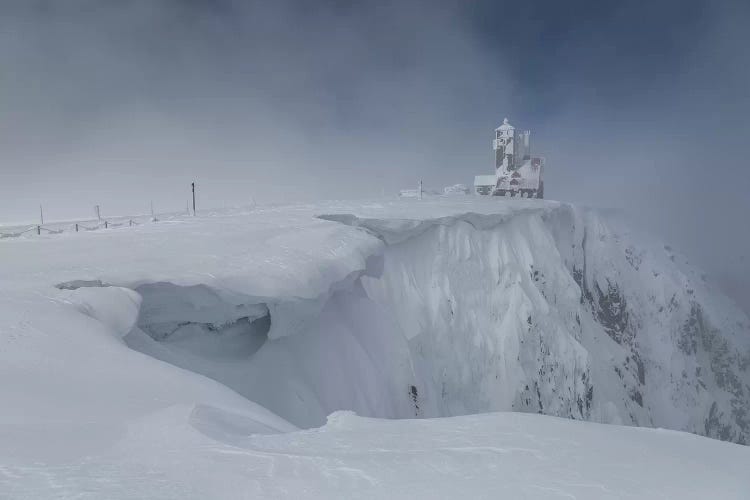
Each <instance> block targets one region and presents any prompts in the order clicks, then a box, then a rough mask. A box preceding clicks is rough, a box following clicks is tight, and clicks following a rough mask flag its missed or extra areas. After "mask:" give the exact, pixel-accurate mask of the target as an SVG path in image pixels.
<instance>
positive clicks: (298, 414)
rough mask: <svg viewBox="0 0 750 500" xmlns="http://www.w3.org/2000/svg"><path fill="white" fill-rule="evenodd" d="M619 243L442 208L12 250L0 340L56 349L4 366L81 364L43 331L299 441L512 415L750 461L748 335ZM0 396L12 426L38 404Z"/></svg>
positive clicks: (511, 209) (305, 217) (305, 214)
mask: <svg viewBox="0 0 750 500" xmlns="http://www.w3.org/2000/svg"><path fill="white" fill-rule="evenodd" d="M613 227H615V226H610V225H608V223H606V222H605V221H604V219H603V218H602V217H601V216H599V215H597V213H595V212H592V211H588V210H582V209H578V208H575V207H572V206H570V205H565V204H560V203H556V202H550V201H544V200H525V199H524V200H519V199H515V200H487V199H477V198H475V197H449V198H444V199H437V198H436V199H430V200H427V199H426V200H422V201H417V200H401V201H394V202H378V203H370V204H362V203H360V204H354V203H348V204H347V203H331V204H327V205H315V206H301V207H282V208H269V209H258V210H253V211H250V212H247V213H229V214H227V213H222V214H213V215H211V216H205V217H198V218H195V219H192V218H184V219H174V220H166V221H162V222H159V223H155V224H151V225H144V226H140V227H137V228H122V229H115V230H110V231H108V232H102V233H89V234H67V235H66V234H62V235H57V236H50V237H41V238H28V239H26V240H18V241H8V242H6V243H7V244H4V245H3V247H2V248H1V249H0V251H2V252H3V255H2V264H3V265H2V266H0V283H2V284H3V286H2V290H0V292H1V293H2V295H3V298H4V301H3V303H2V304H0V306H2V311H1V312H2V317H3V318H4V319H3V320H2V321H3V322H2V324H0V331H1V332H2V333H3V335H4V336H6V337H8V339H10V340H9V341H8V342H9V343H8V345H9V346H11V347H12V346H18V345H20V344H18V343H17V342H16V341H14V340H13V339H15V338H16V337H17V336H18V335H19V334H18V333H17V332H24V333H23V335H26V336H31V337H33V338H38V339H39V340H38V342H39V346H41V347H40V349H41V348H42V347H44V346H47V347H48V348H49V349H50V351H49V353H47V351H44V350H43V349H42V350H38V351H33V353H32V354H33V355H32V354H29V352H31V351H29V352H26V351H23V354H22V355H21V354H18V353H15V351H14V350H13V349H14V348H10V349H7V350H5V351H2V350H0V358H2V359H3V360H5V361H4V362H5V363H6V366H13V367H15V368H13V370H15V371H12V373H9V374H8V376H10V377H15V378H19V379H20V378H25V379H39V380H44V379H45V377H46V376H44V377H43V376H42V375H40V374H39V373H37V372H38V370H37V368H38V367H44V366H57V364H60V366H66V367H70V366H75V365H77V364H80V363H81V362H82V361H81V359H79V358H77V357H76V356H78V354H74V353H76V352H79V351H77V350H70V351H69V350H68V349H69V347H68V346H69V345H72V344H69V343H65V342H67V341H65V338H67V337H65V336H63V335H61V334H58V333H54V332H56V331H57V330H60V331H66V332H67V331H73V330H71V328H72V327H71V328H69V327H68V326H67V325H73V324H77V323H76V322H84V323H85V322H86V321H88V322H91V321H95V322H98V323H97V324H99V323H100V326H99V327H98V328H100V329H102V328H103V329H105V330H111V332H112V334H113V335H114V336H115V337H116V338H117V342H119V343H124V344H122V348H123V349H126V350H127V347H126V345H127V346H129V347H130V348H132V349H135V350H136V351H140V352H142V353H146V354H149V355H150V356H152V357H155V358H158V359H161V360H164V361H167V362H168V363H171V364H173V365H177V366H180V367H182V368H186V369H188V370H190V371H193V372H196V373H199V374H203V375H206V376H208V377H210V378H212V379H214V380H216V381H219V382H221V383H222V384H224V385H225V386H227V387H229V388H231V389H233V390H234V391H236V392H237V393H239V394H241V395H242V396H244V397H245V398H247V399H248V400H250V401H252V402H254V403H258V404H259V405H261V406H262V407H265V408H267V409H269V410H271V411H272V412H273V413H275V414H276V415H278V416H280V417H282V418H283V419H286V420H287V421H289V422H291V423H293V424H295V425H297V426H300V427H314V426H319V425H322V424H323V423H324V422H325V420H326V416H327V415H329V414H330V413H332V412H334V411H337V410H353V411H355V412H357V413H358V414H360V415H363V416H374V417H389V418H406V417H414V416H417V417H436V416H453V415H460V414H468V413H479V412H488V411H496V410H513V411H522V412H533V413H537V412H539V413H544V414H550V415H556V416H563V417H569V418H575V419H584V420H594V421H598V422H605V423H624V424H630V425H639V426H655V427H666V428H670V429H677V430H686V431H689V432H693V433H697V434H702V435H707V436H710V437H714V438H718V439H722V440H728V441H734V442H737V443H748V442H749V441H750V415H748V411H749V408H750V321H748V318H747V317H746V316H745V315H744V314H743V313H742V312H741V311H740V310H739V309H738V308H736V307H734V306H733V305H732V304H731V303H729V301H728V300H726V299H725V298H723V296H722V295H721V294H720V293H719V292H718V291H716V290H714V289H713V288H712V286H711V285H710V283H708V282H706V281H705V280H704V279H703V278H702V276H700V275H699V274H698V273H697V272H695V271H693V270H691V269H690V268H689V266H687V265H686V264H685V262H684V259H682V258H681V257H679V256H678V255H676V254H674V253H673V252H672V251H671V250H670V249H669V248H659V247H657V248H651V247H649V246H644V245H641V244H638V243H635V242H636V241H638V238H634V237H632V236H630V235H629V234H628V233H626V232H624V231H622V230H620V229H619V228H618V229H613ZM6 264H7V265H6ZM54 284H57V285H58V289H54V288H52V287H51V285H54ZM39 297H47V298H48V299H49V300H40V299H39ZM14 304H15V305H14ZM51 304H52V305H51ZM53 305H54V306H53ZM6 306H7V307H6ZM53 307H54V309H50V308H53ZM19 311H20V312H19ZM60 311H67V312H65V314H64V315H63V316H60V314H62V313H61V312H60ZM78 316H85V318H84V319H76V320H75V321H73V320H71V319H70V318H77V317H78ZM58 317H60V318H63V319H54V318H58ZM14 318H16V319H17V321H16V319H14ZM44 318H47V319H44ZM14 322H15V323H14ZM79 330H80V329H77V330H75V331H76V332H77V333H76V334H75V335H78V336H81V340H77V341H76V342H81V343H82V344H81V345H84V344H85V341H84V340H82V339H83V338H84V337H85V336H86V335H89V333H86V332H84V331H79ZM91 331H92V332H94V331H95V330H93V329H92V330H91ZM91 334H92V335H93V333H91ZM23 335H22V337H23ZM66 335H68V334H66ZM69 335H72V333H71V334H69ZM76 338H78V337H76ZM41 339H47V340H45V341H44V342H42V340H41ZM51 339H54V341H55V342H58V341H59V342H63V343H62V344H60V346H58V347H52V346H53V343H50V342H51ZM97 342H98V340H97ZM54 345H57V344H54ZM76 345H77V344H76ZM47 347H45V349H46V348H47ZM19 348H20V347H19ZM107 349H109V350H111V349H115V345H114V344H113V345H109V344H108V347H107ZM67 352H70V356H73V358H75V360H73V361H71V360H67V361H65V359H67V358H65V357H64V356H63V353H67ZM113 352H114V351H113ZM118 352H119V351H118ZM129 352H130V353H131V354H136V353H132V351H129ZM14 353H15V354H14ZM45 353H46V354H45ZM19 356H21V357H23V359H26V358H27V357H29V356H31V357H32V358H33V359H37V358H39V360H41V361H38V362H37V361H35V362H33V363H32V362H28V363H22V364H19V363H17V362H16V361H17V359H20V358H19ZM6 358H7V359H6ZM73 358H71V359H73ZM118 359H119V358H118ZM125 359H130V358H129V357H125V356H124V355H122V363H121V364H123V366H124V363H125ZM134 359H135V358H134ZM86 362H87V363H88V362H89V359H88V358H86ZM128 362H129V361H128ZM112 366H119V365H118V364H116V363H112ZM165 366H166V365H165ZM34 370H37V371H34ZM96 370H98V371H101V370H104V368H102V367H101V366H99V365H97V366H96ZM149 370H151V368H149ZM102 373H104V372H102ZM118 373H121V372H118ZM149 373H151V372H150V371H147V372H144V375H143V377H146V378H148V377H152V378H153V377H156V382H158V380H161V377H163V375H159V376H153V375H148V374H149ZM68 375H70V376H71V377H72V376H73V375H74V373H73V372H70V370H69V369H66V370H63V369H60V370H58V371H57V372H56V377H57V378H58V379H59V380H61V381H62V380H65V379H66V377H68ZM110 375H111V377H112V380H117V377H118V376H119V375H118V374H117V373H115V372H112V373H111V374H110ZM101 377H102V376H100V377H99V378H100V379H102V378H101ZM170 377H172V375H170ZM174 377H176V375H174ZM74 380H75V384H74V385H75V387H79V386H80V384H81V383H84V385H85V384H88V383H89V379H88V378H86V377H84V378H83V379H81V377H79V375H75V377H74ZM82 380H85V382H82ZM102 380H103V379H102ZM170 380H171V378H170ZM60 383H62V382H60ZM71 385H73V384H71ZM40 387H42V386H40ZM160 387H161V386H158V385H157V386H155V387H153V388H152V390H153V391H159V390H162V389H160ZM166 387H167V386H166V385H165V386H164V389H163V390H164V391H167V389H166ZM6 389H7V390H6V391H5V392H8V391H10V392H8V394H5V395H4V396H3V397H4V399H5V400H6V401H9V407H11V408H12V407H16V408H20V409H23V408H24V405H25V404H26V402H28V401H29V400H30V399H29V398H30V397H32V396H31V395H30V394H31V393H30V392H29V391H28V390H25V391H21V392H14V391H12V390H11V388H10V387H6ZM98 390H99V389H98V386H96V387H91V388H89V389H87V391H89V392H91V393H98V392H97V391H98ZM128 390H130V389H128ZM167 392H169V391H167ZM86 393H87V392H86V391H84V390H83V389H80V390H79V389H76V391H75V392H74V393H73V395H71V396H70V398H69V400H70V401H78V400H79V399H80V397H83V395H84V394H86ZM160 394H161V393H160ZM181 394H182V393H181ZM79 396H80V397H79ZM61 397H62V396H61ZM98 397H100V398H104V397H105V396H103V395H100V396H98ZM181 397H182V396H181ZM33 398H34V401H43V400H45V399H44V398H45V396H43V395H38V396H34V397H33ZM106 398H109V395H107V396H106ZM159 398H161V399H159ZM159 398H157V399H154V401H157V400H158V401H163V400H164V399H163V398H164V396H163V395H162V396H159ZM184 398H185V399H186V400H190V399H191V398H192V396H190V395H185V396H184ZM222 398H224V396H222ZM181 401H182V400H181ZM232 401H234V400H232ZM203 403H205V404H209V403H210V402H209V403H206V401H203ZM35 404H37V403H35ZM39 404H41V403H39ZM70 404H71V405H72V404H73V403H70ZM80 404H81V405H84V406H85V405H89V402H88V400H86V401H84V400H83V399H81V400H80ZM108 404H111V405H112V407H113V408H115V407H118V408H119V406H117V405H122V404H124V403H123V401H120V400H119V399H115V400H112V401H111V402H110V403H108ZM150 404H153V403H152V402H151V400H149V402H148V403H146V402H144V403H143V404H142V406H143V408H146V407H148V405H150ZM165 404H166V403H165ZM211 404H213V403H211ZM232 404H235V403H234V402H233V403H232ZM86 407H87V408H88V406H86ZM128 408H131V409H132V408H141V406H138V405H133V406H129V407H128ZM19 411H21V410H19ZM39 411H42V410H41V409H40V410H39ZM71 411H72V410H71ZM87 411H89V410H87ZM134 411H135V410H134ZM138 411H141V410H138ZM143 411H145V410H143ZM37 413H39V412H37ZM136 413H137V412H136ZM126 414H127V411H126V410H125V409H120V410H118V413H117V415H120V416H121V417H118V418H123V419H125V417H124V416H123V415H126ZM275 425H276V426H277V427H279V426H280V425H281V424H275Z"/></svg>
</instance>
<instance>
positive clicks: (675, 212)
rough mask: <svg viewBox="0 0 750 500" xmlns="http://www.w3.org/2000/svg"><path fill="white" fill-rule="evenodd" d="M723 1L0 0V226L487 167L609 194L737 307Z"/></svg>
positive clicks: (307, 193) (734, 54)
mask: <svg viewBox="0 0 750 500" xmlns="http://www.w3.org/2000/svg"><path fill="white" fill-rule="evenodd" d="M749 18H750V7H748V5H747V2H741V1H739V0H737V1H719V2H709V1H697V0H686V1H676V0H675V1H661V2H650V3H646V2H635V1H618V2H606V1H605V2H582V1H569V2H528V3H526V4H523V5H518V2H490V1H486V2H460V1H448V2H426V1H394V0H386V1H379V2H337V1H325V2H304V1H298V2H292V1H274V2H253V1H247V2H243V1H235V2H232V1H216V2H208V1H204V2H201V1H177V0H169V1H167V0H164V1H152V0H141V1H114V0H113V1H109V0H99V1H93V0H70V1H62V0H60V1H28V0H6V1H3V2H2V3H0V71H1V72H2V73H0V79H1V80H0V84H1V86H0V92H2V93H1V94H0V221H23V220H32V219H33V218H34V217H35V214H36V211H37V207H38V204H39V203H44V205H45V209H46V211H47V214H48V217H50V218H68V217H77V216H85V215H90V214H91V207H92V206H93V205H94V204H97V203H98V204H101V205H102V206H103V209H104V211H105V212H106V213H137V212H144V211H146V210H147V206H148V202H149V200H152V199H153V200H154V202H155V204H156V205H157V209H160V210H175V209H179V208H181V207H183V206H184V203H185V200H186V198H187V187H188V185H189V183H190V181H192V180H193V179H195V180H196V181H197V182H198V184H199V187H200V197H201V203H202V204H203V205H206V206H223V205H237V204H245V203H248V202H249V201H250V199H251V197H252V198H254V199H256V200H258V201H261V202H287V201H293V200H295V199H300V200H312V199H316V198H355V197H367V196H379V195H380V194H381V193H382V192H383V191H385V192H387V193H394V192H396V191H397V190H398V189H399V188H403V187H413V186H414V185H415V184H416V181H417V179H419V178H423V179H425V183H426V184H427V185H428V186H435V187H442V186H444V185H447V184H453V183H456V182H464V183H469V182H471V179H472V177H473V175H474V174H479V173H491V172H492V152H491V150H490V139H491V136H492V129H493V128H494V127H495V126H497V125H498V124H499V123H500V121H501V120H502V118H503V117H504V116H506V115H507V116H508V117H509V118H511V121H512V122H513V123H515V124H516V125H518V126H520V127H523V128H530V129H532V134H533V135H532V141H533V146H534V148H535V150H536V152H539V153H542V154H544V155H545V156H546V157H547V161H548V169H547V175H548V178H547V183H546V191H547V194H548V197H550V198H554V199H559V200H563V201H571V202H575V203H580V204H587V205H594V206H603V207H615V208H622V209H624V210H625V211H626V212H628V213H629V214H630V215H631V216H632V217H633V218H634V219H635V220H636V223H637V224H641V225H643V226H645V227H647V228H648V229H650V230H651V231H653V232H656V233H658V234H661V235H664V238H665V239H667V240H669V241H671V242H673V243H674V244H675V246H677V247H678V248H682V249H683V250H684V252H685V253H686V254H688V255H689V256H690V257H691V258H693V259H695V260H696V261H697V263H699V264H700V265H701V266H703V267H704V268H706V269H708V270H709V271H711V272H712V273H714V274H715V275H717V276H719V277H720V278H721V280H722V281H723V283H724V285H725V286H726V287H728V288H730V291H731V292H732V293H733V294H734V296H735V297H736V298H737V300H738V301H741V302H744V304H745V306H746V307H747V308H748V309H750V293H748V292H747V290H748V288H750V285H748V282H750V235H748V229H747V223H746V221H745V219H746V216H747V214H748V213H749V212H750V202H749V201H748V195H747V191H748V188H749V187H750V174H749V173H748V166H747V160H746V157H747V152H746V143H747V137H748V131H749V130H748V129H749V127H748V125H747V117H748V116H749V115H750V96H749V92H750V90H749V89H750V75H749V70H748V64H747V61H746V59H747V54H746V53H747V50H748V48H750V43H749V42H750V40H749V39H748V38H749V37H748V34H747V29H746V25H747V21H748V19H749Z"/></svg>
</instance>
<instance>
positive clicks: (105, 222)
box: [104, 220, 107, 229]
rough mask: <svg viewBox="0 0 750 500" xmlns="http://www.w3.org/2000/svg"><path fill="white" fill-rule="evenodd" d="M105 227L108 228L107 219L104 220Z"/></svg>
mask: <svg viewBox="0 0 750 500" xmlns="http://www.w3.org/2000/svg"><path fill="white" fill-rule="evenodd" d="M104 229H107V221H106V220H105V221H104Z"/></svg>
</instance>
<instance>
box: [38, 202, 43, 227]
mask: <svg viewBox="0 0 750 500" xmlns="http://www.w3.org/2000/svg"><path fill="white" fill-rule="evenodd" d="M39 223H40V224H44V209H43V208H42V206H41V205H39Z"/></svg>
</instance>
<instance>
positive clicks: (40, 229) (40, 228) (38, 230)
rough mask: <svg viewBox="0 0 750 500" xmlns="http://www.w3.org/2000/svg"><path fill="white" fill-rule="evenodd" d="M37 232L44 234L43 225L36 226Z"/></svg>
mask: <svg viewBox="0 0 750 500" xmlns="http://www.w3.org/2000/svg"><path fill="white" fill-rule="evenodd" d="M36 234H39V235H40V234H42V226H37V227H36Z"/></svg>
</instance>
